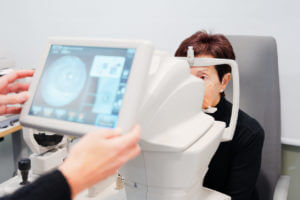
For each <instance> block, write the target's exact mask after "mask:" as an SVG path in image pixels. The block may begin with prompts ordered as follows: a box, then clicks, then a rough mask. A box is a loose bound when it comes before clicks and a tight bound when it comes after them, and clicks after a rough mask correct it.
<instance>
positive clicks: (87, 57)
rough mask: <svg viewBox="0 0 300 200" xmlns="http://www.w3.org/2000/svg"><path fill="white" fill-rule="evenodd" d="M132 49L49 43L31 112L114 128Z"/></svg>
mask: <svg viewBox="0 0 300 200" xmlns="http://www.w3.org/2000/svg"><path fill="white" fill-rule="evenodd" d="M134 55H135V49H132V48H104V47H81V46H65V45H52V46H51V48H50V51H49V54H48V57H47V61H46V63H45V66H44V70H43V74H42V76H41V80H40V82H39V85H38V88H37V91H36V94H35V96H34V99H33V101H32V105H31V108H30V113H29V114H30V115H34V116H40V117H47V118H53V119H58V120H65V121H70V122H77V123H83V124H89V125H95V126H99V127H106V128H114V127H115V126H116V124H117V122H118V117H119V112H120V109H121V106H122V101H123V97H124V94H125V91H126V85H127V81H128V78H129V75H130V70H131V66H132V62H133V59H134Z"/></svg>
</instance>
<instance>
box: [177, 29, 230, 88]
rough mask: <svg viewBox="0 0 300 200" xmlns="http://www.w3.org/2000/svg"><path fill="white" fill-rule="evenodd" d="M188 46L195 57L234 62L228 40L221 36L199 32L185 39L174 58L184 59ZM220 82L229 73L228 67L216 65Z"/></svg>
mask: <svg viewBox="0 0 300 200" xmlns="http://www.w3.org/2000/svg"><path fill="white" fill-rule="evenodd" d="M189 46H193V48H194V53H195V56H199V55H211V56H212V57H214V58H225V59H232V60H235V54H234V51H233V48H232V46H231V44H230V42H229V40H228V39H227V38H226V37H225V36H224V35H221V34H209V33H207V32H206V31H199V32H196V33H194V34H193V35H192V36H190V37H188V38H187V39H185V40H184V41H183V42H182V43H181V44H180V45H179V47H178V49H177V51H176V53H175V56H178V57H186V56H187V50H188V47H189ZM216 70H217V72H218V76H219V80H220V82H221V81H222V79H223V76H224V75H225V74H226V73H231V68H230V66H228V65H217V66H216Z"/></svg>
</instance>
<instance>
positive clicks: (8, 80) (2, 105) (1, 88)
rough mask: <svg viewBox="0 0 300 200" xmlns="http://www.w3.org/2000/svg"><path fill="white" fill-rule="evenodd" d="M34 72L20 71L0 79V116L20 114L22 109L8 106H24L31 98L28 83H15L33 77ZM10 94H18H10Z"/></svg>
mask: <svg viewBox="0 0 300 200" xmlns="http://www.w3.org/2000/svg"><path fill="white" fill-rule="evenodd" d="M33 74H34V70H18V71H14V72H12V73H10V74H7V75H5V76H2V77H0V115H3V114H18V113H20V112H21V107H11V106H10V107H8V106H7V105H13V104H23V103H24V102H25V101H26V100H27V99H28V97H29V95H28V92H27V90H28V88H29V84H28V83H19V82H15V81H16V80H18V79H21V78H26V77H31V76H33ZM8 93H16V94H9V95H8Z"/></svg>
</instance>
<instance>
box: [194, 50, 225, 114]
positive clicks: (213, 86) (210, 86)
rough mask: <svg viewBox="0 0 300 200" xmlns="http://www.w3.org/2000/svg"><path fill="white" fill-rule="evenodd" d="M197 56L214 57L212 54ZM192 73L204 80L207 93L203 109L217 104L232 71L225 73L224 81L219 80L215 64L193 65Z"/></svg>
mask: <svg viewBox="0 0 300 200" xmlns="http://www.w3.org/2000/svg"><path fill="white" fill-rule="evenodd" d="M197 58H213V56H211V55H200V56H197ZM190 71H191V74H192V75H194V76H196V77H198V78H201V79H202V80H203V81H204V87H205V93H204V100H203V104H202V108H203V109H207V108H208V107H214V106H216V105H217V104H218V103H219V101H220V98H221V94H220V93H221V92H224V90H225V89H226V86H227V84H228V82H229V80H230V77H231V76H230V73H227V74H225V75H224V77H223V80H222V82H220V80H219V76H218V72H217V70H216V68H215V66H209V67H193V66H192V67H191V68H190Z"/></svg>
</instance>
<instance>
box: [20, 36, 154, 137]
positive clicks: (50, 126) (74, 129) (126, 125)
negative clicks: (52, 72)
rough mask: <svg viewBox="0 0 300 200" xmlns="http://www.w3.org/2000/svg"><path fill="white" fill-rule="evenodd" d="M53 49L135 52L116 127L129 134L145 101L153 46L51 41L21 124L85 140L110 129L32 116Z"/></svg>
mask: <svg viewBox="0 0 300 200" xmlns="http://www.w3.org/2000/svg"><path fill="white" fill-rule="evenodd" d="M51 45H68V46H84V47H103V48H135V49H136V52H135V55H134V59H133V63H132V66H131V72H130V74H129V77H128V81H127V86H126V90H125V94H124V97H123V103H122V106H121V109H120V112H119V118H118V122H117V127H119V128H121V129H122V130H123V131H124V132H126V131H128V130H129V129H130V128H131V127H132V125H133V124H134V123H135V122H136V117H137V112H138V109H139V106H140V102H141V100H142V97H143V91H144V87H145V85H146V80H147V75H148V71H149V67H150V63H151V60H152V54H153V50H154V47H153V45H152V44H151V42H148V41H141V40H115V39H87V38H51V39H49V42H48V44H47V48H46V50H45V52H44V54H43V57H42V62H41V64H40V65H39V67H38V68H37V69H36V71H35V74H34V77H33V79H32V83H31V86H30V88H29V99H28V101H27V102H26V103H25V104H24V106H23V109H22V112H21V116H20V123H21V125H23V126H25V127H29V128H34V129H38V130H43V131H51V132H54V133H57V134H66V135H72V136H82V135H84V134H86V133H88V132H91V131H97V130H103V129H109V128H103V127H97V126H93V125H88V124H82V123H76V122H69V121H64V120H58V119H54V118H46V117H39V116H33V115H30V114H29V111H30V108H31V106H32V102H33V99H34V96H35V92H36V91H37V88H38V84H39V83H40V81H41V76H42V74H43V71H44V67H45V64H46V61H47V58H48V55H49V51H50V48H51Z"/></svg>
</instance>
